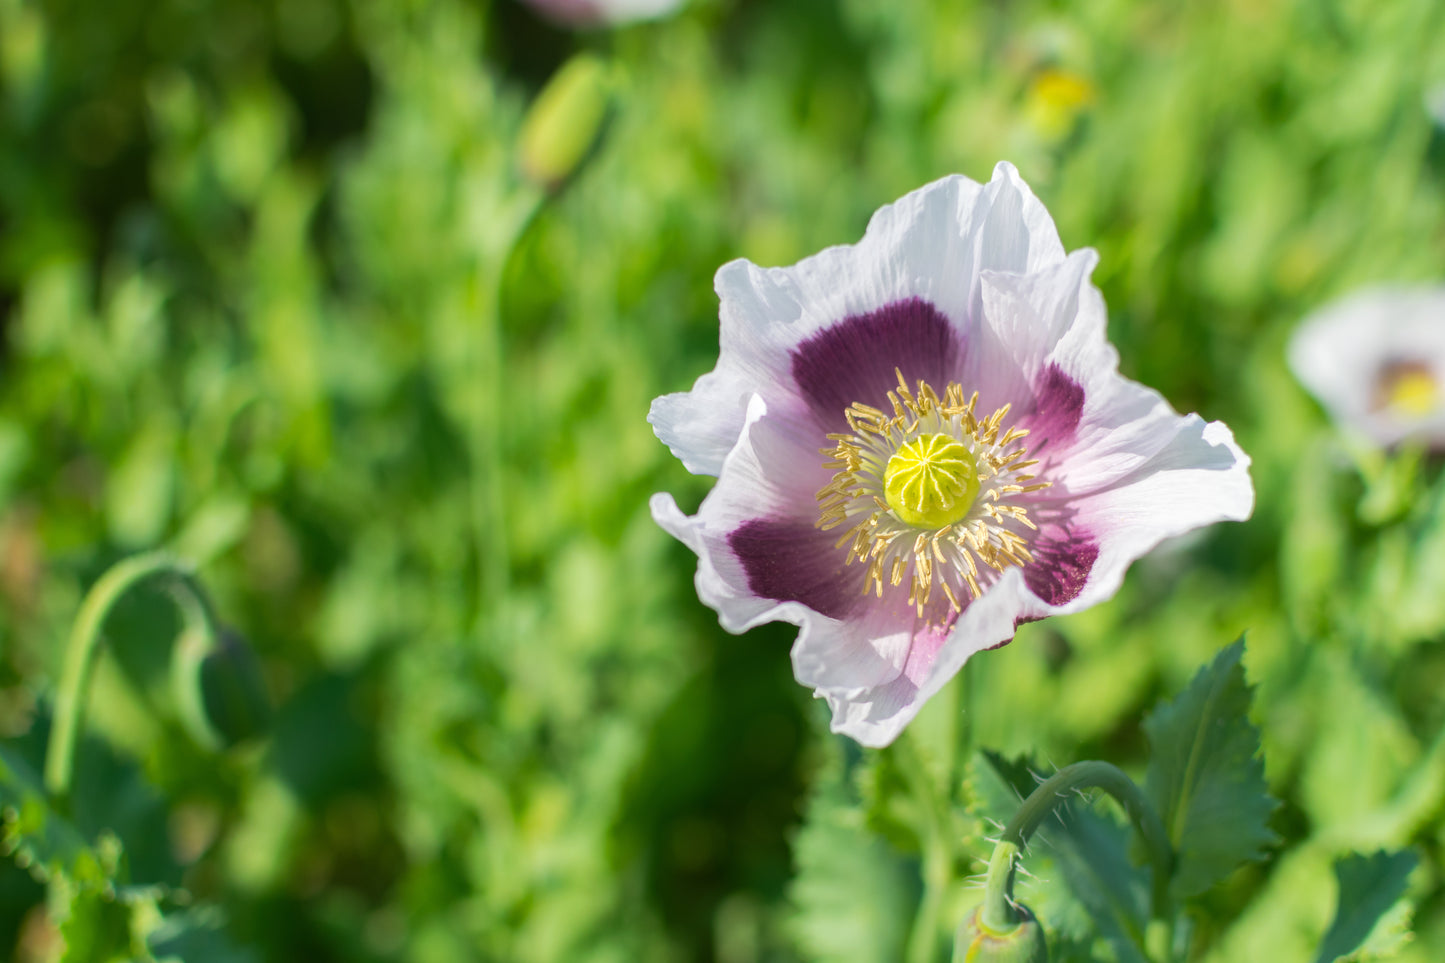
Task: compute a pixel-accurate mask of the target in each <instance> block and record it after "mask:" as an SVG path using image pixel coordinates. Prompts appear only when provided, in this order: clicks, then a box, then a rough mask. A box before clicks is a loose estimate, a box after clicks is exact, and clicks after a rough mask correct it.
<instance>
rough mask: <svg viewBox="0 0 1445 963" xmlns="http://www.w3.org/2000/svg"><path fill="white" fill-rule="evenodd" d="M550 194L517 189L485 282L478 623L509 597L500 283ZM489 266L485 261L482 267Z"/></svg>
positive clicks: (476, 495)
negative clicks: (517, 193) (491, 604)
mask: <svg viewBox="0 0 1445 963" xmlns="http://www.w3.org/2000/svg"><path fill="white" fill-rule="evenodd" d="M546 199H547V195H546V194H544V193H542V192H540V191H536V190H531V189H528V190H526V191H525V192H524V193H522V194H519V195H518V196H517V198H516V201H515V204H514V206H513V207H512V209H511V211H510V218H509V223H508V226H507V227H506V228H504V229H503V231H502V232H501V235H500V239H499V245H498V248H497V249H496V250H495V251H493V252H492V253H493V258H492V263H491V265H490V267H492V268H493V269H494V270H495V272H496V273H495V274H494V275H492V276H491V277H490V278H489V279H487V280H489V281H490V284H489V285H486V284H484V290H483V292H482V304H481V305H480V314H481V317H480V318H479V319H478V323H477V335H478V342H477V352H478V355H479V356H480V357H479V358H478V359H477V360H478V368H479V370H478V372H477V379H476V394H475V396H474V404H475V405H476V410H475V411H474V412H473V414H472V420H473V425H472V426H471V430H470V432H469V434H470V435H471V437H472V440H473V445H474V448H473V460H474V467H473V476H474V481H473V505H472V512H473V525H474V527H475V535H476V542H477V552H478V558H477V578H478V584H477V589H478V593H479V597H478V599H477V622H478V625H481V624H482V621H483V620H484V619H485V618H486V613H487V606H488V601H489V600H490V601H491V602H493V603H496V602H498V601H500V600H503V599H505V598H506V597H507V590H508V582H509V581H510V580H511V558H510V554H509V550H508V546H507V529H506V518H507V511H506V508H507V505H506V498H505V496H504V494H503V490H502V480H503V475H504V471H505V467H506V455H505V447H504V439H503V437H502V428H503V425H504V424H505V423H506V420H507V411H508V406H507V389H506V372H507V366H506V360H505V354H506V346H505V343H504V339H503V337H502V285H503V282H504V281H505V279H506V273H507V265H508V264H509V263H510V262H511V259H512V254H513V252H515V251H516V249H517V244H518V242H519V241H520V240H521V239H522V237H523V236H524V235H525V234H526V233H527V228H528V227H529V226H531V224H532V221H533V220H535V219H536V216H537V213H538V212H539V211H541V209H542V206H543V204H544V203H545V201H546ZM487 267H488V265H483V271H484V272H485V270H486V269H487Z"/></svg>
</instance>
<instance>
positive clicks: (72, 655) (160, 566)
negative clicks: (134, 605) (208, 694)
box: [45, 552, 216, 801]
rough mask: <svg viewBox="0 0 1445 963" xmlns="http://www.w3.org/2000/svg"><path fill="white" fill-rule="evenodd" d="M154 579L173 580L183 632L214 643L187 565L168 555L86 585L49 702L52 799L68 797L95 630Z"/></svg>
mask: <svg viewBox="0 0 1445 963" xmlns="http://www.w3.org/2000/svg"><path fill="white" fill-rule="evenodd" d="M156 576H170V577H173V578H175V579H176V581H177V586H178V588H179V589H180V592H179V594H178V595H177V597H176V604H177V606H178V607H179V608H180V610H181V617H182V619H183V620H184V622H185V625H186V629H187V630H188V631H192V630H195V631H200V632H202V633H205V635H206V636H207V637H209V638H210V639H212V640H214V638H215V626H216V617H215V613H214V611H213V610H212V608H211V603H210V600H209V599H208V598H207V597H206V594H205V592H204V591H202V589H201V586H200V584H199V583H197V582H196V580H195V576H194V575H193V574H192V572H191V569H190V566H188V565H186V564H185V563H184V562H182V561H181V560H180V559H178V558H176V557H175V556H173V555H171V554H170V553H169V552H147V553H145V554H143V555H136V556H133V557H131V558H128V559H125V560H124V561H122V562H118V563H117V564H115V565H114V566H112V567H111V568H110V569H109V570H108V571H106V573H105V574H104V575H102V576H101V577H100V580H99V581H98V582H96V583H95V585H94V586H92V587H91V589H90V592H89V593H87V594H86V596H85V601H84V602H82V603H81V606H80V612H79V613H78V614H77V615H76V617H75V623H74V624H73V625H72V626H71V630H70V639H69V641H68V642H67V643H66V648H65V662H64V664H63V666H62V667H61V673H60V688H59V691H58V692H57V694H56V699H55V718H54V721H53V722H52V724H51V727H50V740H49V742H48V743H47V744H46V747H45V788H46V790H47V791H48V792H49V793H50V795H51V796H52V797H53V798H54V799H55V800H57V801H61V800H64V799H65V798H66V797H67V796H68V795H69V793H70V784H71V777H72V774H73V772H74V769H75V744H76V740H77V738H78V736H79V733H80V722H81V716H82V713H83V711H84V709H85V696H86V692H87V691H88V689H89V688H90V674H91V670H92V669H93V668H94V667H95V653H96V651H97V649H98V647H99V645H100V640H101V632H102V630H103V629H104V628H105V622H106V619H107V618H109V616H110V613H111V610H112V609H113V608H114V607H115V604H116V603H117V602H119V601H120V599H121V597H122V596H124V595H125V594H126V593H127V592H128V591H130V590H131V589H132V588H134V587H135V586H136V585H139V584H140V583H141V582H144V581H145V580H147V579H149V578H153V577H156Z"/></svg>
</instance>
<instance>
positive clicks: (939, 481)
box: [883, 434, 978, 528]
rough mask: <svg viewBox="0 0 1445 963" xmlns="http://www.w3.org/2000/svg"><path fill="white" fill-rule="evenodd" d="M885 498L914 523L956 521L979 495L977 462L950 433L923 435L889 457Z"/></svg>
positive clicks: (932, 525) (935, 525) (921, 525)
mask: <svg viewBox="0 0 1445 963" xmlns="http://www.w3.org/2000/svg"><path fill="white" fill-rule="evenodd" d="M883 497H884V498H885V499H887V501H888V507H889V508H891V509H893V513H894V514H895V515H897V516H898V517H899V518H900V519H902V520H903V521H904V522H907V523H908V524H909V525H915V526H917V527H919V528H942V527H944V526H945V525H952V524H953V523H954V522H956V521H959V520H961V519H962V518H963V517H964V516H965V515H967V514H968V510H969V509H970V508H972V507H973V500H974V499H975V498H977V497H978V460H977V459H975V458H974V457H973V453H972V452H970V451H969V450H968V449H967V448H965V447H964V446H963V445H962V444H960V443H959V442H958V441H956V440H955V439H953V438H950V437H949V436H948V435H943V434H934V435H920V436H919V437H917V438H915V439H913V440H912V441H910V442H909V443H908V444H906V445H904V446H903V447H902V448H899V449H898V450H897V451H896V452H894V453H893V457H892V458H890V459H888V467H887V468H886V469H884V471H883Z"/></svg>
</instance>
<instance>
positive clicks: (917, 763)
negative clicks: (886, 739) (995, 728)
mask: <svg viewBox="0 0 1445 963" xmlns="http://www.w3.org/2000/svg"><path fill="white" fill-rule="evenodd" d="M967 668H968V667H967V665H965V666H964V671H963V672H960V673H959V677H958V678H955V679H954V681H953V682H952V683H951V684H950V685H949V686H948V687H946V688H945V689H944V691H943V692H940V693H939V697H940V698H942V699H945V700H946V701H947V703H948V708H947V711H948V714H949V718H948V720H947V733H948V741H949V743H950V745H951V746H952V747H956V748H957V751H955V752H954V753H953V754H952V755H950V756H948V757H947V759H946V760H945V762H946V765H947V768H946V771H945V774H944V778H945V779H946V780H947V783H948V784H947V785H945V786H943V787H937V786H934V785H933V780H932V779H931V778H930V776H929V771H928V767H927V764H926V763H925V762H924V758H923V754H922V752H920V751H919V748H918V743H917V741H916V736H915V735H914V733H915V732H916V730H914V729H909V730H907V731H905V732H904V733H903V737H902V738H901V739H899V741H898V748H899V754H900V755H899V761H900V764H901V765H902V768H903V770H904V774H905V775H906V776H907V778H908V781H909V784H910V787H911V788H912V790H913V794H914V796H915V797H916V799H917V801H918V804H919V806H920V807H921V809H922V810H923V815H924V826H923V827H922V828H923V832H922V834H921V835H922V837H923V838H922V843H923V898H922V900H921V901H920V903H919V906H918V913H917V915H915V917H914V922H913V931H912V933H911V934H910V935H909V939H908V960H909V963H933V961H935V960H937V959H938V947H939V943H940V939H941V937H942V935H943V934H942V933H941V931H940V927H939V921H940V920H941V919H942V917H943V911H944V903H945V900H946V898H947V896H948V891H949V889H950V888H951V887H952V886H953V882H954V863H955V858H956V853H955V852H954V847H953V829H952V822H953V821H952V815H951V806H952V802H953V787H954V785H955V784H956V782H957V775H958V762H959V758H960V756H961V757H962V758H964V759H966V758H967V757H968V753H969V751H970V750H971V748H972V746H971V740H972V732H971V725H972V723H971V719H970V717H969V713H970V711H971V710H972V704H971V698H970V696H971V690H970V689H969V686H968V677H967V675H966V674H965V673H966V671H967Z"/></svg>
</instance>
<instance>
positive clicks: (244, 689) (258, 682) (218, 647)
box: [172, 629, 271, 750]
mask: <svg viewBox="0 0 1445 963" xmlns="http://www.w3.org/2000/svg"><path fill="white" fill-rule="evenodd" d="M207 635H208V634H207V633H205V632H200V631H187V632H184V633H182V635H181V637H180V638H179V639H177V640H176V645H177V646H178V648H177V651H176V654H175V656H174V661H173V663H172V664H173V672H174V673H175V675H174V683H175V686H176V697H177V701H178V703H179V707H180V710H181V721H182V723H183V724H184V725H185V727H186V729H187V730H188V731H189V732H190V734H191V737H192V738H193V739H195V740H196V741H197V742H198V743H200V744H201V745H203V746H205V747H206V748H208V749H213V750H216V749H225V748H229V747H230V746H234V745H236V744H237V743H240V742H244V741H245V740H247V739H250V738H253V737H255V736H257V735H260V734H261V733H262V732H264V731H265V729H266V727H267V725H268V724H269V723H270V719H271V700H270V697H269V696H268V695H267V694H266V684H265V681H264V680H263V679H262V678H261V666H260V663H259V662H258V661H257V659H256V656H255V653H253V652H252V651H251V647H250V646H249V645H247V644H246V640H245V639H244V638H242V636H241V634H240V633H238V632H236V631H234V630H232V629H222V630H221V631H220V634H219V637H218V638H216V639H215V640H214V641H213V640H212V639H210V638H208V637H207Z"/></svg>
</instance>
